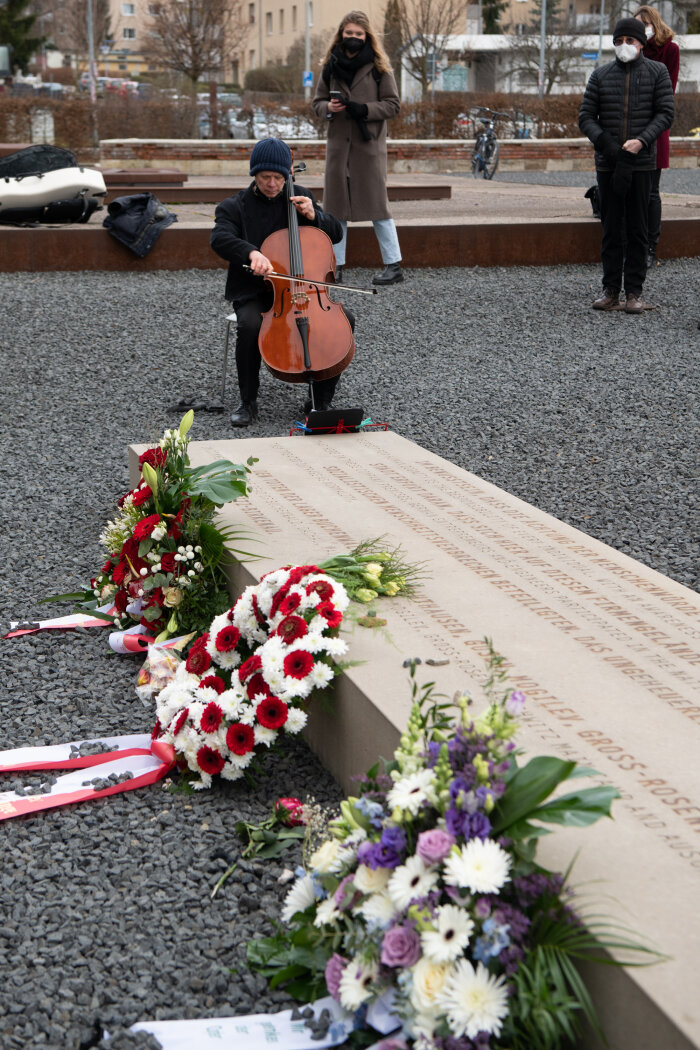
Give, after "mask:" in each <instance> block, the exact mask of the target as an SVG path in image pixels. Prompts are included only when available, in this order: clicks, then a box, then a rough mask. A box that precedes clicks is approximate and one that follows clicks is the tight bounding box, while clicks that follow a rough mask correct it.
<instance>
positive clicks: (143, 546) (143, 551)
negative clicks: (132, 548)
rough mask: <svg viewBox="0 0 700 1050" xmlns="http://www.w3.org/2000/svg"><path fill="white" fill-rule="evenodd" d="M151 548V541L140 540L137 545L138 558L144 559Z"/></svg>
mask: <svg viewBox="0 0 700 1050" xmlns="http://www.w3.org/2000/svg"><path fill="white" fill-rule="evenodd" d="M152 546H153V540H151V539H146V540H141V542H140V543H139V558H145V557H146V555H147V554H148V552H149V551H150V550H151V548H152Z"/></svg>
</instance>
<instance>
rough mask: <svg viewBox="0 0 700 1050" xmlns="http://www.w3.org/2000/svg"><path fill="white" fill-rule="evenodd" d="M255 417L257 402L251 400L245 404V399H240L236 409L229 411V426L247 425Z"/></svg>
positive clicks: (256, 414) (252, 421)
mask: <svg viewBox="0 0 700 1050" xmlns="http://www.w3.org/2000/svg"><path fill="white" fill-rule="evenodd" d="M257 418H258V402H257V401H251V402H250V404H246V403H245V401H241V403H240V405H239V406H238V408H237V409H236V411H235V412H232V413H231V426H232V427H249V426H250V424H251V423H254V422H255V420H256V419H257Z"/></svg>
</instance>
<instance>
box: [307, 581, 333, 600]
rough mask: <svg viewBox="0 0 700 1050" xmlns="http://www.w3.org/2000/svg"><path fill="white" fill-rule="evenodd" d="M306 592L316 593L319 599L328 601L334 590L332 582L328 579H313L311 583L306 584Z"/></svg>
mask: <svg viewBox="0 0 700 1050" xmlns="http://www.w3.org/2000/svg"><path fill="white" fill-rule="evenodd" d="M306 593H307V594H317V595H318V596H319V598H320V599H321V601H324V602H327V601H329V600H330V599H331V598H332V597H333V595H334V594H335V591H334V590H333V584H332V583H329V581H328V580H314V581H313V582H312V583H308V584H307V585H306Z"/></svg>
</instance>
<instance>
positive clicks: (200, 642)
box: [190, 631, 209, 655]
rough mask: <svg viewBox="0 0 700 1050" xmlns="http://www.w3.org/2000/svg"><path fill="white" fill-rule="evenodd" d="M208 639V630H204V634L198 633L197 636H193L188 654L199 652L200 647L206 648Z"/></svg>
mask: <svg viewBox="0 0 700 1050" xmlns="http://www.w3.org/2000/svg"><path fill="white" fill-rule="evenodd" d="M208 641H209V632H208V631H205V632H204V634H200V636H199V638H195V640H194V641H193V642H192V645H191V646H190V655H191V654H192V653H196V652H199V650H200V649H206V647H207V642H208Z"/></svg>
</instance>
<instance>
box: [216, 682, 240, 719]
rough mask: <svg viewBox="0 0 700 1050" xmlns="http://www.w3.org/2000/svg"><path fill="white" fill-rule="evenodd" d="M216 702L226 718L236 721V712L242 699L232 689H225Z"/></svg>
mask: <svg viewBox="0 0 700 1050" xmlns="http://www.w3.org/2000/svg"><path fill="white" fill-rule="evenodd" d="M217 702H218V704H219V707H220V708H221V710H222V711H223V713H224V715H225V717H226V718H229V719H230V720H231V721H232V722H237V721H238V712H239V711H240V709H241V706H242V703H243V701H242V699H241V697H240V696H239V694H238V693H237V692H236V691H235V690H234V689H226V690H225V692H223V693H222V694H221V696H220V697H219V699H218V701H217Z"/></svg>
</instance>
